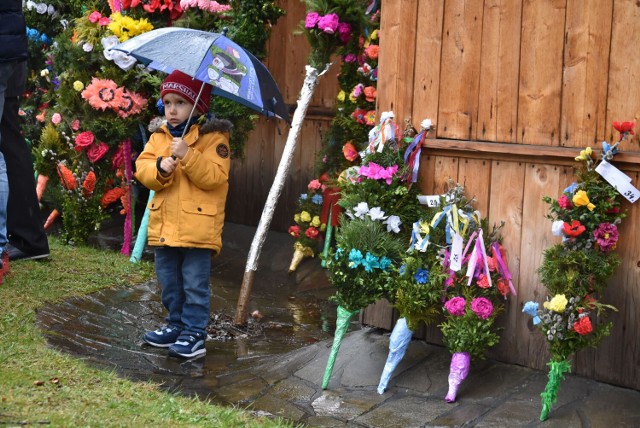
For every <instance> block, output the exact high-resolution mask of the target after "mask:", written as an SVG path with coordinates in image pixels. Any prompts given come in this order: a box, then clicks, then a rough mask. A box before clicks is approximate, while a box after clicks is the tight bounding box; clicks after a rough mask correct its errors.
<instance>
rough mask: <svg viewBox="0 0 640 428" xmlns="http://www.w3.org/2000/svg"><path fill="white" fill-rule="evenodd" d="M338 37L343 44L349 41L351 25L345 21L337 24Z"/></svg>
mask: <svg viewBox="0 0 640 428" xmlns="http://www.w3.org/2000/svg"><path fill="white" fill-rule="evenodd" d="M338 38H339V39H340V41H341V42H342V43H343V44H345V45H346V44H347V43H349V39H351V25H349V24H347V23H346V22H341V23H339V24H338Z"/></svg>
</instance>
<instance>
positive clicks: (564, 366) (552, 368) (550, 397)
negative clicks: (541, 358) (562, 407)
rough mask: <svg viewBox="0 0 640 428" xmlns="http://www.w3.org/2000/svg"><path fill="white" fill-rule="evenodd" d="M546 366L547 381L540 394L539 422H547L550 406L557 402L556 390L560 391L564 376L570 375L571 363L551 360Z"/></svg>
mask: <svg viewBox="0 0 640 428" xmlns="http://www.w3.org/2000/svg"><path fill="white" fill-rule="evenodd" d="M547 365H548V366H549V381H548V382H547V386H546V387H545V388H544V392H542V393H541V394H540V397H542V412H540V420H541V421H546V420H547V418H548V417H549V412H550V411H551V406H553V404H554V403H555V402H556V401H557V400H558V389H560V382H561V381H562V380H564V374H565V373H571V363H570V362H569V361H567V360H562V361H555V360H552V361H550V362H549V363H547Z"/></svg>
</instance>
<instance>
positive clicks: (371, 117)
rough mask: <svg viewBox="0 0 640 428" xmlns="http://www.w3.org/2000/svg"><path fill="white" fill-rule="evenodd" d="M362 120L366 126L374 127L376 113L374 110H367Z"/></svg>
mask: <svg viewBox="0 0 640 428" xmlns="http://www.w3.org/2000/svg"><path fill="white" fill-rule="evenodd" d="M364 120H365V125H367V126H373V125H375V124H376V111H375V110H369V111H368V112H367V113H366V114H365V115H364Z"/></svg>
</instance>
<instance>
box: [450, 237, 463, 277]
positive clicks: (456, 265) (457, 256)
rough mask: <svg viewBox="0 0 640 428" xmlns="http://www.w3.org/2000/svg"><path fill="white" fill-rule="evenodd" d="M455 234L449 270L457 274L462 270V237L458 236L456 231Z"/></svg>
mask: <svg viewBox="0 0 640 428" xmlns="http://www.w3.org/2000/svg"><path fill="white" fill-rule="evenodd" d="M452 233H453V240H452V242H451V255H450V256H449V268H450V269H451V270H453V271H455V272H458V271H459V270H460V269H462V244H463V242H462V236H460V235H458V234H457V233H456V232H455V231H452Z"/></svg>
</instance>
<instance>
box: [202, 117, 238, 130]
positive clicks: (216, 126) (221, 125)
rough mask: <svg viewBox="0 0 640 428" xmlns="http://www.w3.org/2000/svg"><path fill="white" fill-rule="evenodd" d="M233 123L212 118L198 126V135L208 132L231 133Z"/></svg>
mask: <svg viewBox="0 0 640 428" xmlns="http://www.w3.org/2000/svg"><path fill="white" fill-rule="evenodd" d="M232 128H233V123H231V121H229V120H227V119H216V118H212V119H209V120H207V121H206V122H205V123H203V124H202V125H200V133H201V134H208V133H210V132H231V129H232Z"/></svg>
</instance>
